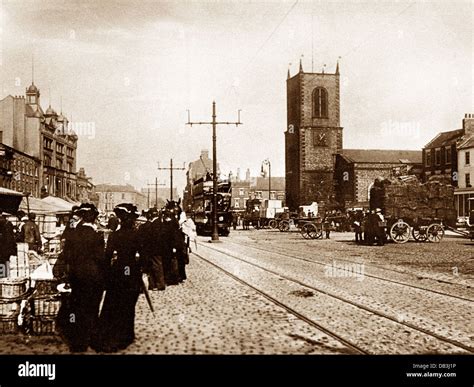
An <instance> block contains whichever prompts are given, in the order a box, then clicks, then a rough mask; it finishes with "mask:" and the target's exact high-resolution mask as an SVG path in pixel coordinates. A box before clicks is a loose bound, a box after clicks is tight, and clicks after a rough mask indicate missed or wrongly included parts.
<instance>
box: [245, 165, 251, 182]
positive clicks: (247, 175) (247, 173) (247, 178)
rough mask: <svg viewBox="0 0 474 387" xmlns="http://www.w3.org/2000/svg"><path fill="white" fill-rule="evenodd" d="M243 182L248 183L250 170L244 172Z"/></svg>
mask: <svg viewBox="0 0 474 387" xmlns="http://www.w3.org/2000/svg"><path fill="white" fill-rule="evenodd" d="M245 180H246V181H250V168H247V171H246V172H245Z"/></svg>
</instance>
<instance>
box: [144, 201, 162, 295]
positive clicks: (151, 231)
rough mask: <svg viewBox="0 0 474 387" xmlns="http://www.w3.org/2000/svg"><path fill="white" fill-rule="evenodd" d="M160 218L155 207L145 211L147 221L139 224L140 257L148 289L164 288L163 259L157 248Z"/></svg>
mask: <svg viewBox="0 0 474 387" xmlns="http://www.w3.org/2000/svg"><path fill="white" fill-rule="evenodd" d="M160 225H161V220H160V218H159V213H158V210H157V209H156V208H150V209H149V210H148V212H147V221H146V222H145V223H144V224H142V225H141V227H140V228H139V231H138V234H139V239H140V258H141V260H142V262H143V267H144V271H145V272H146V273H147V274H148V279H149V283H148V288H149V289H150V290H155V289H156V290H165V288H166V284H165V277H164V272H163V260H162V257H161V255H160V248H159V239H158V238H159V231H160Z"/></svg>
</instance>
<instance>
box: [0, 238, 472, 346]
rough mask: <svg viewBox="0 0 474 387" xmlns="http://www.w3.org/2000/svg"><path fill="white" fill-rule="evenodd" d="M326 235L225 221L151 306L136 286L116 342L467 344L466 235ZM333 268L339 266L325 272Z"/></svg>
mask: <svg viewBox="0 0 474 387" xmlns="http://www.w3.org/2000/svg"><path fill="white" fill-rule="evenodd" d="M331 237H332V239H330V240H312V241H307V240H304V239H303V238H301V236H300V235H299V234H297V233H291V232H290V233H280V232H278V231H270V230H258V231H257V230H250V231H234V232H232V233H231V235H230V236H229V237H228V238H222V239H221V241H222V243H218V244H209V243H207V240H208V238H204V237H201V238H200V241H199V242H198V249H197V252H196V254H197V255H194V254H193V255H191V262H190V264H189V265H188V267H187V271H188V280H187V281H186V282H185V283H184V284H181V285H177V286H171V287H168V288H167V289H166V291H164V292H156V291H153V292H151V296H152V301H153V304H154V306H155V310H156V312H155V317H153V316H152V314H151V312H150V311H149V309H148V305H147V303H146V301H145V298H144V296H143V295H141V296H140V299H139V302H138V304H137V308H136V324H135V333H136V340H135V343H134V344H132V345H131V346H130V347H128V348H127V350H125V351H123V352H121V353H128V354H350V353H373V354H381V353H406V354H420V353H472V351H474V348H473V347H474V345H473V341H474V332H473V328H472V320H473V318H474V315H473V308H472V304H473V302H474V294H473V291H472V287H473V286H474V280H473V272H474V271H473V255H472V253H471V249H472V246H470V245H469V243H467V242H466V240H463V239H460V238H454V237H447V238H445V240H443V241H442V242H441V244H430V243H424V244H420V243H407V244H404V245H395V244H388V245H386V246H385V247H367V246H358V245H356V244H355V243H353V242H352V234H348V233H347V234H345V233H333V234H332V235H331ZM356 264H357V265H359V266H350V265H356ZM341 265H345V266H341ZM337 267H344V268H345V269H346V272H345V274H344V275H342V274H341V272H337V271H331V270H329V271H328V269H334V268H337ZM351 267H354V268H358V269H359V272H356V271H353V272H349V271H347V270H349V268H351ZM453 268H456V269H453ZM360 269H362V270H360ZM0 341H1V345H0V348H1V353H3V354H58V353H68V351H67V348H66V346H65V345H64V344H63V343H61V341H60V339H59V338H58V337H56V336H43V337H34V336H25V335H4V336H2V337H1V338H0ZM88 353H91V354H92V353H95V352H93V351H92V350H89V352H88Z"/></svg>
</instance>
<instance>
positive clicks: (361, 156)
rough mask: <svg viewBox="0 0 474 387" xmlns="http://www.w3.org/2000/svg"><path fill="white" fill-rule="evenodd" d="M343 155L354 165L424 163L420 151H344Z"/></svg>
mask: <svg viewBox="0 0 474 387" xmlns="http://www.w3.org/2000/svg"><path fill="white" fill-rule="evenodd" d="M341 155H342V156H343V157H344V158H345V159H346V160H347V161H349V162H353V163H368V164H371V163H374V164H375V163H382V164H397V163H400V164H416V163H421V162H422V152H421V151H418V150H384V149H344V150H343V151H342V152H341Z"/></svg>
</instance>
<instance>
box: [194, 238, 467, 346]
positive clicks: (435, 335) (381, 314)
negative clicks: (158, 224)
mask: <svg viewBox="0 0 474 387" xmlns="http://www.w3.org/2000/svg"><path fill="white" fill-rule="evenodd" d="M199 246H203V247H205V248H207V249H209V250H211V251H213V252H216V253H218V254H222V255H224V256H227V257H230V258H232V259H235V260H238V261H240V262H243V263H245V264H247V265H249V266H252V267H254V268H257V269H259V270H262V271H264V272H266V273H270V274H272V275H273V276H277V277H279V278H283V279H284V280H286V281H289V282H291V283H294V284H297V285H298V286H301V287H304V288H306V289H310V290H313V291H315V292H318V293H321V294H324V295H325V296H328V297H330V298H333V299H335V300H338V301H340V302H342V303H344V304H347V305H350V306H352V307H355V308H358V309H360V310H363V311H365V312H368V313H371V314H373V315H375V316H378V317H380V318H382V319H385V320H389V321H391V322H392V323H395V324H398V325H400V326H404V327H406V328H410V329H412V330H414V331H417V332H419V333H422V334H424V335H427V336H430V337H432V338H434V339H436V340H438V341H442V342H444V343H447V344H450V345H452V346H455V347H457V348H460V349H463V350H464V351H467V352H469V353H474V347H473V346H470V345H466V344H464V343H462V342H460V341H458V340H453V339H450V338H448V337H445V336H443V335H440V334H438V333H436V332H432V331H430V330H428V329H425V328H423V327H419V326H417V325H415V324H412V323H410V322H408V321H400V320H399V319H397V318H395V317H393V316H390V315H389V314H387V313H384V312H381V311H379V310H376V309H374V308H371V307H368V306H366V305H362V304H360V303H358V302H354V301H352V300H349V299H347V298H345V297H342V296H340V295H337V294H334V293H332V292H329V291H327V290H324V289H321V288H319V287H316V286H314V285H311V284H308V283H304V282H302V281H300V280H298V279H295V278H293V277H290V276H288V275H286V274H282V273H279V272H276V271H274V270H271V269H268V268H266V267H263V266H261V265H259V264H256V263H253V262H249V261H248V260H246V259H243V258H240V257H238V256H236V255H235V254H231V253H229V252H228V251H221V250H219V249H217V248H214V247H210V246H209V245H208V244H206V243H202V242H200V243H199ZM198 256H199V258H200V259H203V260H205V261H207V262H208V263H210V264H212V265H213V266H216V267H218V268H219V269H220V270H222V271H224V272H226V273H227V274H228V275H231V276H232V277H233V278H234V279H236V280H238V281H239V282H241V283H243V284H245V285H247V286H249V287H251V288H252V289H255V290H256V291H258V292H259V293H261V294H262V295H264V294H263V293H265V296H266V297H267V296H269V295H268V294H266V292H264V291H263V290H261V289H258V288H256V287H255V286H253V285H252V284H250V283H248V282H247V281H245V280H243V279H241V278H239V277H237V276H235V275H234V274H232V273H230V272H228V271H227V270H226V269H224V268H221V267H220V266H219V265H217V264H215V263H213V262H211V261H210V260H209V259H207V258H205V257H203V256H202V255H201V254H199V255H198ZM269 297H270V298H273V297H272V296H269ZM267 298H268V297H267ZM270 298H269V299H270ZM273 299H274V298H273ZM274 300H275V301H276V302H278V303H281V302H280V301H278V300H276V299H274ZM287 307H288V306H287ZM288 308H289V309H291V307H288ZM296 313H298V312H296ZM303 317H304V316H303ZM316 324H318V323H316ZM318 327H320V328H324V327H322V326H321V325H320V324H318ZM324 329H326V328H324ZM338 337H340V336H338ZM344 340H345V339H344ZM346 341H347V340H346ZM349 343H350V342H349ZM350 344H351V345H354V344H353V343H350ZM356 347H357V346H356ZM361 349H362V348H361ZM363 351H364V352H365V353H369V352H368V351H367V350H363Z"/></svg>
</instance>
